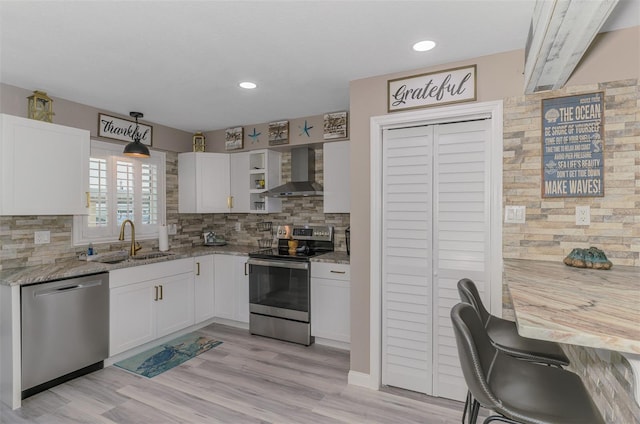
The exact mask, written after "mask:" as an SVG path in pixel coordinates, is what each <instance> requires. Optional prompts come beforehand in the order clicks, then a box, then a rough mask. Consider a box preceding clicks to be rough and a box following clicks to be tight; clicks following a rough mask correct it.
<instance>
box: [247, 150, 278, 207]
mask: <svg viewBox="0 0 640 424" xmlns="http://www.w3.org/2000/svg"><path fill="white" fill-rule="evenodd" d="M281 163H282V155H281V153H280V152H277V151H274V150H266V149H265V150H255V151H251V152H249V208H250V210H251V212H252V213H272V212H281V211H282V201H281V200H280V199H276V198H272V197H265V196H264V193H265V192H266V191H267V190H269V189H271V188H274V187H277V186H279V185H280V184H281V183H280V168H281Z"/></svg>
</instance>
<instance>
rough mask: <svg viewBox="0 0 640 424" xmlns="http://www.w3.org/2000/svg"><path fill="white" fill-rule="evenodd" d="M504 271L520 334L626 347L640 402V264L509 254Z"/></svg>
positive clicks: (623, 351) (622, 350)
mask: <svg viewBox="0 0 640 424" xmlns="http://www.w3.org/2000/svg"><path fill="white" fill-rule="evenodd" d="M504 277H505V281H506V282H507V286H508V288H509V292H510V294H511V299H512V302H513V309H514V312H515V317H516V323H517V325H518V332H519V333H520V335H522V336H524V337H529V338H533V339H541V340H550V341H555V342H559V343H566V344H573V345H579V346H586V347H591V348H596V349H608V350H612V351H618V352H620V353H621V354H622V355H623V356H625V357H626V358H627V360H628V361H629V363H630V364H631V367H632V369H633V372H634V379H635V380H634V383H635V387H634V389H635V397H636V401H637V402H638V403H640V388H639V387H638V386H639V385H640V267H631V266H616V265H614V266H613V268H612V269H610V270H608V271H605V270H594V269H588V268H574V267H569V266H566V265H564V264H563V263H561V262H558V263H555V262H545V261H530V260H523V259H505V260H504Z"/></svg>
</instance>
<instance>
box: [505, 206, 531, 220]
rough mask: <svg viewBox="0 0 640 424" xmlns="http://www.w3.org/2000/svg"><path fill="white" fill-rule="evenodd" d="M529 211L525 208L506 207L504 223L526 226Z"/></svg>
mask: <svg viewBox="0 0 640 424" xmlns="http://www.w3.org/2000/svg"><path fill="white" fill-rule="evenodd" d="M526 216H527V211H526V208H525V207H524V206H517V205H508V206H505V207H504V222H505V223H507V224H524V223H525V222H526Z"/></svg>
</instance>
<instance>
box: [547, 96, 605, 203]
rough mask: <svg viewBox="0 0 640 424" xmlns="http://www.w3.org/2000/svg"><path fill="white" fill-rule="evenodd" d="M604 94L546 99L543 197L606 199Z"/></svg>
mask: <svg viewBox="0 0 640 424" xmlns="http://www.w3.org/2000/svg"><path fill="white" fill-rule="evenodd" d="M603 140H604V93H603V92H596V93H589V94H580V95H576V96H567V97H557V98H554V99H543V100H542V197H598V196H604V143H603Z"/></svg>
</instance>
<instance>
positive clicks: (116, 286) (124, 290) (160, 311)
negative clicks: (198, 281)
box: [109, 259, 194, 356]
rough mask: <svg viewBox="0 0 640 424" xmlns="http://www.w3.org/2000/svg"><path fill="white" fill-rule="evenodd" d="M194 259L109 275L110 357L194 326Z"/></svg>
mask: <svg viewBox="0 0 640 424" xmlns="http://www.w3.org/2000/svg"><path fill="white" fill-rule="evenodd" d="M192 267H193V259H179V260H175V261H167V262H161V263H157V264H149V265H142V266H137V267H133V268H124V269H118V270H115V271H111V272H110V273H109V285H110V287H111V289H110V305H109V325H110V328H109V334H110V335H109V356H113V355H116V354H118V353H121V352H124V351H126V350H128V349H131V348H134V347H136V346H140V345H142V344H144V343H147V342H150V341H152V340H154V339H156V338H158V337H162V336H165V335H167V334H170V333H173V332H175V331H178V330H180V329H182V328H185V327H188V326H190V325H193V324H194V301H193V299H194V276H193V269H192Z"/></svg>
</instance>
